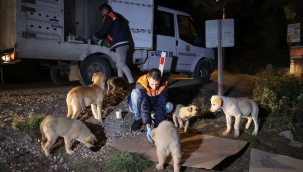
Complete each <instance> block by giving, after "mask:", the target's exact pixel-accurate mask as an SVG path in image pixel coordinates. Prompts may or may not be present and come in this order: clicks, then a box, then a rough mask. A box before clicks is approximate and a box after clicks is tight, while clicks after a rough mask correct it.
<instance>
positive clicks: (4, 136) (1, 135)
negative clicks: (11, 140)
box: [0, 132, 6, 141]
mask: <svg viewBox="0 0 303 172" xmlns="http://www.w3.org/2000/svg"><path fill="white" fill-rule="evenodd" d="M5 139H6V135H5V134H4V133H2V132H0V141H3V140H5Z"/></svg>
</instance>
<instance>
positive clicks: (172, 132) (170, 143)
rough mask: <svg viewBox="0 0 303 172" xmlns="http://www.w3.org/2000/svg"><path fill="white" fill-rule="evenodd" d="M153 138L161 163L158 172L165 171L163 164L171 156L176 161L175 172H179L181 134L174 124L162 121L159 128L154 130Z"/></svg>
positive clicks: (157, 166)
mask: <svg viewBox="0 0 303 172" xmlns="http://www.w3.org/2000/svg"><path fill="white" fill-rule="evenodd" d="M151 138H152V139H153V140H154V142H155V145H156V147H157V156H158V161H159V163H158V164H157V165H156V168H157V169H158V170H163V164H164V162H165V159H166V157H167V156H168V155H169V154H171V156H172V158H173V161H174V172H179V169H180V166H179V163H180V159H181V148H180V140H179V132H178V131H177V129H176V128H175V126H174V124H173V123H171V122H169V121H162V122H161V123H160V124H159V126H158V127H157V128H155V129H153V130H152V133H151Z"/></svg>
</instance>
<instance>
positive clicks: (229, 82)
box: [0, 70, 254, 95]
mask: <svg viewBox="0 0 303 172" xmlns="http://www.w3.org/2000/svg"><path fill="white" fill-rule="evenodd" d="M132 73H133V75H134V79H135V80H137V79H138V78H139V77H140V76H141V75H142V74H144V73H145V72H141V71H137V70H136V71H132ZM114 75H115V74H114ZM246 76H247V75H242V74H233V73H231V72H229V71H223V86H224V88H223V91H224V93H225V94H227V95H228V94H229V92H230V91H229V92H228V90H230V89H234V88H235V87H238V88H241V87H243V83H242V86H241V84H240V85H239V83H240V81H241V80H246V79H247V77H246ZM169 80H170V82H172V83H173V84H171V86H183V85H192V84H198V83H197V81H195V80H194V79H192V78H188V77H187V75H186V74H173V75H171V76H170V78H169ZM217 82H218V71H214V72H213V73H212V75H211V78H210V82H209V83H208V84H205V85H204V86H203V88H204V89H212V90H213V91H214V92H217V89H218V87H217ZM244 83H246V82H244ZM251 84H253V83H249V84H248V85H249V86H248V87H251ZM78 85H81V84H80V83H78V84H76V85H75V86H78ZM246 85H247V84H246ZM253 85H254V84H253ZM49 87H58V88H59V87H62V86H58V85H56V84H55V83H53V82H52V81H49V82H32V83H19V84H3V85H0V91H1V90H15V89H24V88H28V89H31V88H32V89H39V88H49ZM248 87H245V86H244V89H242V90H249V89H251V88H248Z"/></svg>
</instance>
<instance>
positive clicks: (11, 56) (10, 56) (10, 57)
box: [2, 53, 15, 62]
mask: <svg viewBox="0 0 303 172" xmlns="http://www.w3.org/2000/svg"><path fill="white" fill-rule="evenodd" d="M2 60H3V61H6V62H9V61H14V60H15V53H10V54H6V55H4V56H2Z"/></svg>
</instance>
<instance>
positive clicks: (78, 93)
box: [66, 72, 106, 122]
mask: <svg viewBox="0 0 303 172" xmlns="http://www.w3.org/2000/svg"><path fill="white" fill-rule="evenodd" d="M105 80H106V75H105V74H103V73H102V72H97V73H94V75H93V77H92V81H93V84H91V85H88V86H78V87H75V88H73V89H72V90H70V91H69V92H68V94H67V98H66V103H67V108H68V112H67V117H68V118H72V119H77V117H78V116H79V115H80V112H81V110H82V108H84V107H87V106H89V105H91V109H92V112H93V115H94V117H95V118H96V119H97V120H98V121H101V122H103V120H102V103H103V99H104V89H105Z"/></svg>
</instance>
